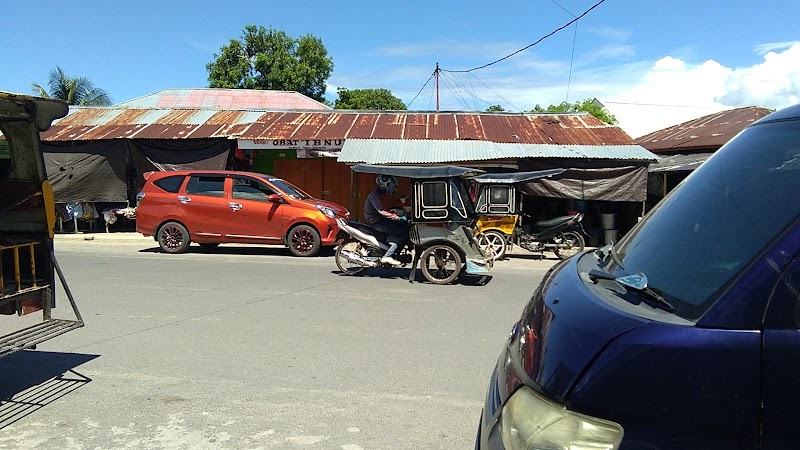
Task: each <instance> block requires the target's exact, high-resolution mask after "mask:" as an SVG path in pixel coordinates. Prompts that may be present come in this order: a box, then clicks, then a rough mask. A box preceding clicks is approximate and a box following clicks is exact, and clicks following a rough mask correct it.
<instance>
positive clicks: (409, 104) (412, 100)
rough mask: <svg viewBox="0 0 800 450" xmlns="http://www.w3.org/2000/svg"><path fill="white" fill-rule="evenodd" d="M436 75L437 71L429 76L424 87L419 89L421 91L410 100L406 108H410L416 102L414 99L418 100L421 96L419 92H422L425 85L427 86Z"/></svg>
mask: <svg viewBox="0 0 800 450" xmlns="http://www.w3.org/2000/svg"><path fill="white" fill-rule="evenodd" d="M434 75H436V72H435V71H434V72H433V73H432V74H431V76H430V78H428V81H426V82H425V84H423V85H422V87H421V88H420V89H419V92H417V95H415V96H414V98H412V99H411V101H410V102H408V104H407V105H406V109H408V107H409V106H411V104H412V103H414V100H416V99H417V97H419V94H421V93H422V90H423V89H425V86H427V85H428V83H430V82H431V80H432V79H433V77H434Z"/></svg>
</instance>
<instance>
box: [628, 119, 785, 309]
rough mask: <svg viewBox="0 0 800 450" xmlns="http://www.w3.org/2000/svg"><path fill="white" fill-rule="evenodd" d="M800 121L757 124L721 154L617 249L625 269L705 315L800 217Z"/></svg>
mask: <svg viewBox="0 0 800 450" xmlns="http://www.w3.org/2000/svg"><path fill="white" fill-rule="evenodd" d="M798 192H800V121H797V120H794V121H785V122H773V123H770V122H767V123H763V124H759V125H756V126H752V127H750V128H748V129H746V130H745V131H743V132H742V134H741V135H740V136H739V137H737V138H736V139H734V140H732V141H730V142H729V143H728V144H727V145H725V146H724V147H723V148H722V149H720V150H719V151H717V152H716V153H715V154H714V155H713V156H712V157H711V158H709V159H708V161H706V162H705V163H704V164H703V165H702V166H700V168H698V169H697V170H695V172H694V173H692V174H691V175H690V176H689V177H687V178H686V179H685V180H684V181H683V183H681V184H680V185H679V186H678V187H677V188H676V189H675V190H673V191H672V192H671V193H670V195H668V196H667V197H666V198H665V199H664V200H663V201H662V202H661V203H660V204H659V205H658V206H657V207H656V208H655V209H654V210H653V211H652V212H651V213H650V214H648V216H647V217H645V219H644V220H642V221H641V222H640V223H639V224H637V226H636V227H635V228H634V229H633V230H631V231H630V232H629V233H628V234H626V235H625V237H624V238H623V239H622V240H621V241H620V242H619V243H618V244H617V246H616V247H615V249H616V251H617V253H618V255H619V258H620V260H621V262H622V266H623V267H624V272H625V273H628V274H634V273H638V272H644V273H645V274H646V275H647V278H648V280H649V285H650V286H652V287H653V289H655V290H658V292H660V293H661V294H662V295H663V296H664V298H665V299H666V300H667V301H669V302H670V303H671V304H672V305H673V306H675V307H676V314H678V315H680V316H681V317H684V318H686V319H689V320H697V319H699V318H700V317H701V316H702V315H703V313H704V312H705V311H707V310H708V308H710V307H711V305H712V304H713V302H714V301H715V300H716V298H717V294H718V293H719V292H720V291H721V289H723V287H724V286H725V285H726V283H727V282H728V281H730V280H731V279H733V278H734V277H735V276H737V274H739V273H740V272H741V271H742V270H744V269H745V268H746V267H747V266H748V265H749V264H750V263H751V261H753V260H754V258H756V257H757V256H758V255H759V253H760V252H761V251H762V250H764V249H765V247H767V246H768V245H770V244H771V242H773V240H774V239H775V238H776V237H777V236H778V235H779V234H780V233H781V232H782V231H783V230H785V229H787V227H789V226H790V225H792V224H794V223H795V222H797V221H798V220H799V219H800V214H799V213H800V208H799V207H798V200H797V193H798Z"/></svg>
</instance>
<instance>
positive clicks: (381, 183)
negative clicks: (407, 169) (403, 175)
mask: <svg viewBox="0 0 800 450" xmlns="http://www.w3.org/2000/svg"><path fill="white" fill-rule="evenodd" d="M375 184H377V185H378V187H379V188H381V189H383V190H384V191H386V192H389V193H392V192H394V188H395V187H397V179H396V178H395V177H393V176H391V175H378V176H377V177H376V178H375Z"/></svg>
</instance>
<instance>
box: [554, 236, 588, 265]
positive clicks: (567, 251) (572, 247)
mask: <svg viewBox="0 0 800 450" xmlns="http://www.w3.org/2000/svg"><path fill="white" fill-rule="evenodd" d="M560 238H561V243H562V244H566V246H565V247H557V248H556V249H555V250H553V253H555V254H556V256H557V257H559V258H560V259H567V258H569V257H572V256H575V255H577V254H578V253H580V252H582V251H583V249H584V247H585V246H586V244H585V242H584V240H583V236H581V235H580V234H578V233H576V232H574V231H565V232H564V233H561V236H560Z"/></svg>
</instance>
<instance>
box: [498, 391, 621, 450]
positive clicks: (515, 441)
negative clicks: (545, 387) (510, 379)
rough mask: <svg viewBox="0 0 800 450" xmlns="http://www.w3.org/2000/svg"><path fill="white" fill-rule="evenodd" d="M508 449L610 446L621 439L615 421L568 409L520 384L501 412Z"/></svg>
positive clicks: (577, 449)
mask: <svg viewBox="0 0 800 450" xmlns="http://www.w3.org/2000/svg"><path fill="white" fill-rule="evenodd" d="M500 433H501V437H502V439H503V445H504V446H505V448H506V449H508V450H526V449H543V450H544V449H548V450H549V449H564V450H600V449H602V450H612V449H616V448H618V447H619V444H620V442H622V434H623V430H622V427H621V426H620V425H618V424H616V423H614V422H611V421H608V420H603V419H598V418H595V417H590V416H587V415H584V414H579V413H576V412H572V411H569V410H568V409H567V408H566V407H564V406H563V405H559V404H558V403H555V402H552V401H550V400H548V399H546V398H544V397H542V396H541V395H539V394H537V393H536V392H534V391H533V390H532V389H531V388H529V387H527V386H523V387H521V388H519V389H517V391H516V392H515V393H514V394H513V395H512V396H511V397H510V398H509V399H508V401H507V402H506V404H505V406H503V412H502V414H501V416H500Z"/></svg>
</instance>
